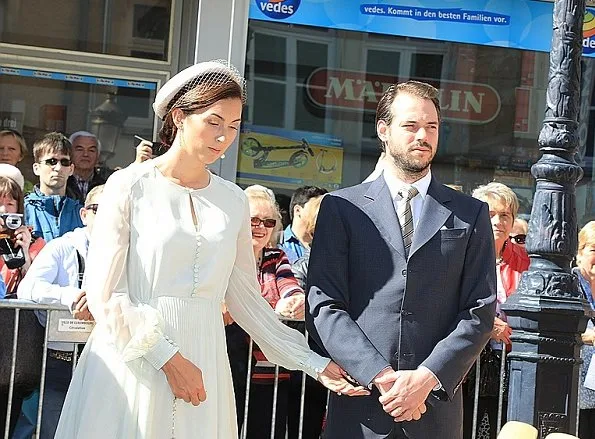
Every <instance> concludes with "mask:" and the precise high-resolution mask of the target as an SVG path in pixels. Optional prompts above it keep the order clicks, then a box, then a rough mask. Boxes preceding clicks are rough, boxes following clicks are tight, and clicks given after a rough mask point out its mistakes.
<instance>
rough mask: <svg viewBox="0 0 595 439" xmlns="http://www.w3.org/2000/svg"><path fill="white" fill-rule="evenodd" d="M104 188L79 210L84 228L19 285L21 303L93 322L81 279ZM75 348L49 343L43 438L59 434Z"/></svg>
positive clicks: (49, 250) (53, 246)
mask: <svg viewBox="0 0 595 439" xmlns="http://www.w3.org/2000/svg"><path fill="white" fill-rule="evenodd" d="M102 192H103V185H101V186H96V187H94V188H93V189H91V191H90V192H89V194H88V195H87V198H86V200H85V207H83V208H81V209H80V216H81V221H82V222H83V224H84V225H85V227H81V228H77V229H74V230H73V231H72V232H68V233H66V234H65V235H64V236H61V237H60V238H56V239H54V240H53V241H51V242H49V243H48V245H46V246H45V248H44V249H43V250H42V251H41V252H40V253H39V255H38V257H37V258H36V259H35V262H34V263H33V264H32V265H31V268H30V269H29V272H28V273H27V276H25V278H24V279H23V281H22V282H21V284H20V285H19V290H18V295H19V298H21V299H29V300H33V301H34V302H37V303H42V304H52V305H56V304H62V305H64V306H67V307H68V308H69V309H70V311H71V312H72V315H73V317H74V318H76V319H79V320H93V316H92V315H91V313H90V312H89V309H88V307H87V299H86V294H85V292H84V291H83V289H82V288H81V287H82V278H83V274H84V271H85V261H86V259H87V248H88V247H89V236H90V234H91V230H92V228H93V221H94V219H95V213H96V212H97V208H98V206H99V201H100V197H101V193H102ZM74 349H75V345H73V344H72V343H56V342H53V343H52V342H50V343H48V355H47V369H46V380H45V390H44V398H43V411H42V419H41V434H40V438H42V439H46V438H48V439H50V438H53V437H54V435H55V433H56V427H57V425H58V420H59V419H60V412H61V411H62V405H63V404H64V399H65V398H66V392H67V391H68V386H69V384H70V379H71V377H72V361H73V352H74Z"/></svg>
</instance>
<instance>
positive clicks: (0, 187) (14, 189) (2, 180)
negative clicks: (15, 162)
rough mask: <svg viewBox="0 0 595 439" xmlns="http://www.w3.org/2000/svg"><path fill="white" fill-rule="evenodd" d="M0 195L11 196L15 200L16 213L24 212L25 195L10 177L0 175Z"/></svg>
mask: <svg viewBox="0 0 595 439" xmlns="http://www.w3.org/2000/svg"><path fill="white" fill-rule="evenodd" d="M0 197H11V198H13V199H14V200H15V201H16V202H17V213H21V214H23V213H25V195H24V194H23V191H22V190H21V187H20V186H19V185H18V184H17V182H16V181H14V180H13V179H12V178H8V177H0Z"/></svg>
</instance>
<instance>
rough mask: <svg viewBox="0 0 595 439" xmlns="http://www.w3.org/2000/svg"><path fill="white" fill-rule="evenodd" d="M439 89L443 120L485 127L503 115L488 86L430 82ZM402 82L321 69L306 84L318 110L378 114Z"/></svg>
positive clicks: (395, 79) (496, 95)
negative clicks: (390, 91)
mask: <svg viewBox="0 0 595 439" xmlns="http://www.w3.org/2000/svg"><path fill="white" fill-rule="evenodd" d="M424 81H428V82H430V83H434V84H435V85H438V84H439V85H440V108H441V110H442V111H441V113H442V119H443V120H448V121H451V122H465V123H471V124H486V123H489V122H491V121H492V120H494V119H495V118H496V116H498V114H499V113H500V95H498V92H497V91H496V90H495V89H494V88H493V87H491V86H489V85H487V84H478V83H472V82H459V81H448V80H428V79H424ZM395 82H399V78H397V77H394V76H388V75H375V74H365V73H362V72H357V71H351V70H335V69H325V68H319V69H316V70H314V71H313V72H312V73H311V74H310V76H309V77H308V79H307V80H306V88H307V91H308V97H309V99H310V100H311V101H312V103H314V104H315V105H317V106H320V107H331V108H336V109H341V110H354V111H362V110H364V111H376V106H377V105H378V100H379V99H380V97H381V96H382V94H383V93H384V91H385V90H386V89H387V88H388V87H390V86H391V85H392V84H394V83H395Z"/></svg>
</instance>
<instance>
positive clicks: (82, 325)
mask: <svg viewBox="0 0 595 439" xmlns="http://www.w3.org/2000/svg"><path fill="white" fill-rule="evenodd" d="M10 310H12V311H13V312H14V324H13V329H12V333H13V339H12V346H11V349H10V353H11V356H10V362H9V364H10V375H9V380H8V401H7V408H6V422H5V426H4V435H3V437H4V439H9V429H10V418H11V413H12V399H13V395H14V390H15V378H16V371H17V355H18V352H19V343H27V342H28V341H29V342H30V341H31V340H27V339H26V338H25V339H21V340H20V339H19V337H21V338H23V337H22V335H21V336H19V330H20V329H21V311H24V312H31V313H32V312H40V311H42V312H43V311H45V312H46V316H45V329H42V331H43V340H42V343H41V345H40V348H41V353H39V355H40V356H41V370H40V378H39V391H40V397H39V403H38V407H37V426H36V433H35V436H34V437H35V438H38V437H39V431H40V427H41V420H42V406H43V396H44V387H45V372H46V364H47V347H48V343H49V342H69V343H74V344H82V343H85V342H86V340H87V338H88V336H89V333H90V332H91V329H92V323H89V322H81V321H79V320H75V319H73V318H72V316H71V313H70V311H68V310H65V309H64V307H62V306H58V305H56V306H51V305H39V304H35V303H32V302H28V301H22V300H0V322H2V323H5V322H6V319H4V317H5V315H3V313H6V312H10ZM30 317H31V316H29V320H31V319H30ZM282 320H284V321H286V322H287V321H291V319H282ZM40 328H41V326H40ZM306 336H307V333H306ZM3 339H6V337H4V338H3ZM5 344H8V343H5ZM2 347H3V346H2V345H0V348H2ZM5 351H6V350H0V360H1V361H2V362H3V364H4V365H5V360H6V353H5ZM252 354H253V342H252V341H250V343H249V349H248V369H247V370H248V371H247V375H246V397H245V401H244V418H243V424H242V429H241V431H240V438H241V439H246V438H247V435H248V426H249V424H248V410H249V406H250V388H251V378H252V362H253V356H252ZM76 355H77V349H75V350H74V354H73V363H72V367H73V371H74V368H75V367H76V362H77V358H76ZM506 366H507V364H506V352H505V351H503V352H502V356H501V362H500V389H499V396H498V417H497V425H496V431H497V433H499V432H500V429H501V427H502V421H503V415H504V413H503V407H504V385H505V380H504V376H505V373H506ZM474 368H475V381H474V383H473V387H474V397H473V422H472V429H473V430H472V433H471V439H477V427H478V423H479V422H480V421H481V420H480V419H478V407H479V390H480V377H481V365H480V363H479V361H477V362H476V363H475V366H474ZM0 370H2V368H1V367H0ZM0 378H2V377H0ZM305 391H306V374H305V373H302V379H301V392H300V404H299V408H300V410H299V430H298V438H299V439H302V436H303V428H304V408H305V396H306V392H305ZM278 396H279V366H277V365H275V366H274V381H273V399H272V401H271V404H272V414H271V430H270V431H271V434H270V439H275V424H276V418H277V404H278ZM263 403H264V401H258V404H263ZM327 403H328V394H327ZM577 425H578V422H577ZM577 430H578V428H577ZM287 434H288V429H286V436H287ZM577 434H578V431H577ZM303 439H317V438H303Z"/></svg>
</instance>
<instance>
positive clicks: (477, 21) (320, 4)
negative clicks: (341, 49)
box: [250, 0, 595, 56]
mask: <svg viewBox="0 0 595 439" xmlns="http://www.w3.org/2000/svg"><path fill="white" fill-rule="evenodd" d="M552 14H553V3H551V2H548V1H541V0H409V1H396V0H376V1H374V0H366V1H358V0H349V1H345V0H301V1H298V0H252V2H251V4H250V18H251V19H254V20H265V21H273V22H282V23H291V24H301V25H308V26H318V27H326V28H333V29H344V30H353V31H359V32H371V33H378V34H385V35H399V36H404V37H414V38H427V39H432V40H441V41H453V42H459V43H470V44H480V45H487V46H497V47H511V48H516V49H526V50H536V51H542V52H549V50H550V45H551V38H552ZM584 23H585V24H584V28H583V49H584V54H585V55H586V56H595V9H591V8H587V12H586V14H585V21H584Z"/></svg>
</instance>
